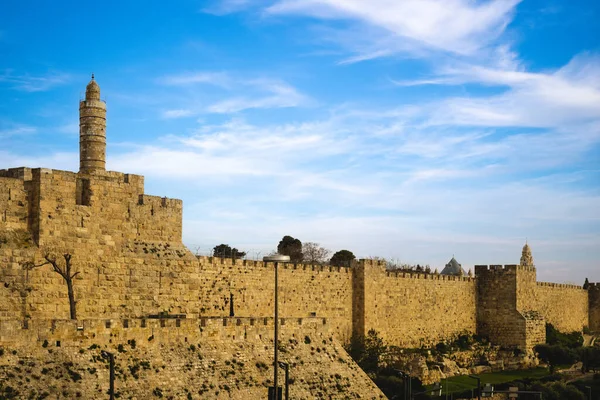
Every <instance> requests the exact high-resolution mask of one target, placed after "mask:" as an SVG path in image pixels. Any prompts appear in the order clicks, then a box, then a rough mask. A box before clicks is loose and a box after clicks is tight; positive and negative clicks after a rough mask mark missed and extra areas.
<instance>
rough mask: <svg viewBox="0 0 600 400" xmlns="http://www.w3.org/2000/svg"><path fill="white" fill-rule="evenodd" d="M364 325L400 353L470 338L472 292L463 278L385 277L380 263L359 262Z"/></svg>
mask: <svg viewBox="0 0 600 400" xmlns="http://www.w3.org/2000/svg"><path fill="white" fill-rule="evenodd" d="M357 273H358V274H364V289H363V290H364V308H363V313H364V314H363V315H361V316H357V318H358V320H364V325H362V326H360V325H359V326H358V327H357V333H361V334H365V333H367V332H368V331H369V330H370V329H375V330H376V331H378V332H379V333H380V334H381V336H382V337H383V338H385V340H386V342H387V343H389V344H392V345H396V346H402V347H420V346H422V345H432V344H436V343H438V342H440V341H442V340H445V339H449V338H453V337H455V336H457V335H458V334H461V333H468V334H475V333H476V328H477V324H476V286H475V280H474V279H473V278H468V277H455V276H444V275H432V274H409V273H393V272H386V271H385V265H384V264H383V263H380V262H377V261H371V260H361V262H360V264H359V266H358V267H357Z"/></svg>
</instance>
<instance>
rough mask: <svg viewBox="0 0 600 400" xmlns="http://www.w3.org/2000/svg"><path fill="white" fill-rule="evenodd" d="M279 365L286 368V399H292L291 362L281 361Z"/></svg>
mask: <svg viewBox="0 0 600 400" xmlns="http://www.w3.org/2000/svg"><path fill="white" fill-rule="evenodd" d="M279 366H280V367H281V368H283V369H285V400H290V364H288V363H286V362H283V361H279Z"/></svg>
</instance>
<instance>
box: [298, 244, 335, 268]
mask: <svg viewBox="0 0 600 400" xmlns="http://www.w3.org/2000/svg"><path fill="white" fill-rule="evenodd" d="M330 254H331V251H330V250H328V249H326V248H324V247H321V246H320V245H319V243H314V242H306V243H304V244H303V245H302V255H303V256H304V259H303V261H304V262H306V263H310V264H325V263H326V262H327V261H328V260H329V255H330Z"/></svg>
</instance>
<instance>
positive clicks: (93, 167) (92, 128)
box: [79, 74, 106, 174]
mask: <svg viewBox="0 0 600 400" xmlns="http://www.w3.org/2000/svg"><path fill="white" fill-rule="evenodd" d="M105 170H106V103H105V102H104V101H102V100H100V86H98V84H97V83H96V81H95V80H94V74H92V80H91V81H90V83H88V85H87V87H86V88H85V100H82V101H80V102H79V172H80V173H84V174H90V173H94V172H97V171H105Z"/></svg>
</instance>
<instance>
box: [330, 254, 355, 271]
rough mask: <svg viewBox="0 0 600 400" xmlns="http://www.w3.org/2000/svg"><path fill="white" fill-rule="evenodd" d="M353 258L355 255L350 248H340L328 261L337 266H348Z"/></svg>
mask: <svg viewBox="0 0 600 400" xmlns="http://www.w3.org/2000/svg"><path fill="white" fill-rule="evenodd" d="M355 259H356V257H355V256H354V254H353V253H352V252H351V251H350V250H340V251H338V252H336V253H335V254H334V255H333V257H331V260H329V263H330V264H331V265H335V266H338V267H350V266H352V261H354V260H355Z"/></svg>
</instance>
